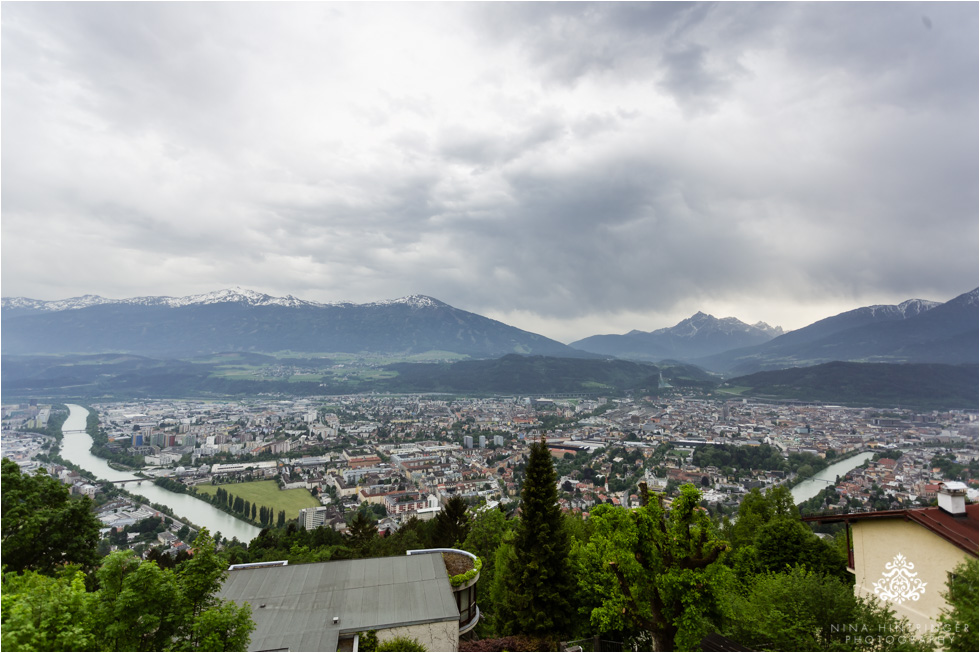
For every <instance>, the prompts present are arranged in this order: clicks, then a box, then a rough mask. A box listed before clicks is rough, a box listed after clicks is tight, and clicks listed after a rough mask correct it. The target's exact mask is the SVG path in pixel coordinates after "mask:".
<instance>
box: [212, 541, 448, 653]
mask: <svg viewBox="0 0 980 653" xmlns="http://www.w3.org/2000/svg"><path fill="white" fill-rule="evenodd" d="M219 596H220V597H221V598H223V599H231V600H233V601H235V602H236V603H239V604H243V603H246V602H247V603H250V604H251V606H252V619H253V620H254V621H255V631H254V632H253V633H252V639H251V643H250V644H249V650H250V651H260V650H269V649H280V648H289V649H290V650H292V651H336V650H337V642H338V640H339V637H340V635H341V634H347V633H355V632H358V631H363V630H371V629H375V630H379V629H382V628H391V627H394V626H399V625H410V624H418V623H433V622H440V621H458V620H459V610H457V608H456V601H455V599H454V598H453V593H452V588H451V587H450V586H449V577H448V575H447V574H446V567H445V565H444V564H443V562H442V556H441V555H440V554H438V553H432V554H423V555H412V556H404V557H392V558H370V559H366V560H337V561H333V562H321V563H315V564H308V565H290V566H286V567H264V568H258V569H237V570H234V571H231V572H229V573H228V578H227V579H226V580H225V582H224V584H223V585H222V588H221V591H220V592H219ZM334 617H339V619H340V621H339V623H337V624H334V623H333V618H334Z"/></svg>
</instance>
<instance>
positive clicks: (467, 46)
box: [0, 2, 980, 342]
mask: <svg viewBox="0 0 980 653" xmlns="http://www.w3.org/2000/svg"><path fill="white" fill-rule="evenodd" d="M0 20H2V35H0V36H2V77H0V84H2V277H0V281H2V291H3V296H5V297H8V296H25V297H32V298H36V299H48V300H51V299H63V298H67V297H73V296H78V295H82V294H98V295H103V296H106V297H115V298H124V297H133V296H140V295H172V296H183V295H189V294H197V293H202V292H207V291H211V290H218V289H222V288H229V287H233V286H241V287H243V288H250V289H254V290H258V291H261V292H266V293H269V294H271V295H286V294H291V295H294V296H296V297H299V298H301V299H310V300H316V301H340V300H349V301H354V302H369V301H377V300H382V299H392V298H397V297H402V296H405V295H409V294H425V295H430V296H433V297H435V298H437V299H440V300H442V301H445V302H447V303H449V304H452V305H453V306H456V307H459V308H462V309H466V310H469V311H473V312H476V313H480V314H482V315H486V316H488V317H493V318H496V319H500V320H502V321H504V322H507V323H508V324H512V325H514V326H518V327H521V328H524V329H528V330H531V331H535V332H537V333H541V334H543V335H546V336H549V337H552V338H555V339H558V340H561V341H563V342H569V341H572V340H575V339H577V338H582V337H585V336H588V335H593V334H596V333H623V332H626V331H629V330H630V329H641V330H644V331H649V330H653V329H657V328H660V327H665V326H671V325H673V324H675V323H677V322H678V321H679V320H681V319H683V318H685V317H688V316H690V315H691V314H692V313H694V312H695V311H698V310H703V311H705V312H708V313H712V314H713V315H715V316H717V317H725V316H729V315H731V316H735V317H738V318H739V319H741V320H743V321H746V322H750V323H751V322H755V321H758V320H764V321H766V322H768V323H770V324H773V325H781V326H783V327H784V328H786V329H793V328H799V327H802V326H805V325H807V324H809V323H811V322H813V321H815V320H817V319H820V318H823V317H826V316H828V315H832V314H836V313H838V312H841V311H844V310H849V309H851V308H856V307H858V306H863V305H868V304H874V303H898V302H900V301H902V300H905V299H909V298H913V297H914V298H923V299H932V300H936V301H945V300H948V299H950V298H952V297H954V296H956V295H958V294H960V293H963V292H966V291H968V290H971V289H973V288H974V287H976V286H977V285H978V265H980V263H978V243H980V240H978V238H980V236H978V175H980V171H978V139H980V136H978V56H980V52H978V5H977V3H975V2H959V3H949V4H946V3H932V2H929V3H924V4H917V3H905V2H901V3H878V2H875V3H860V4H851V3H805V4H804V3H787V4H783V3H763V4H742V3H721V4H708V3H691V4H684V3H650V4H647V3H624V4H618V3H617V4H614V3H599V4H587V3H569V4H564V3H506V4H498V3H486V4H476V3H450V4H417V3H396V4H378V3H353V4H345V3H297V4H285V3H269V4H266V3H241V4H239V3H231V2H222V3H207V4H205V3H195V2H187V3H184V2H181V3H106V4H101V3H84V2H79V3H75V2H72V3H64V4H62V3H49V2H44V3H20V2H13V3H11V2H5V3H4V4H3V9H2V18H0Z"/></svg>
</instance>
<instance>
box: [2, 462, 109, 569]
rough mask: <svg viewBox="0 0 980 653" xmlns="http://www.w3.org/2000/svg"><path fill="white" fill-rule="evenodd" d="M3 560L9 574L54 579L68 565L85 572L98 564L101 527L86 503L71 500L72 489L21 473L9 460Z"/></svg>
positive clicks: (4, 481)
mask: <svg viewBox="0 0 980 653" xmlns="http://www.w3.org/2000/svg"><path fill="white" fill-rule="evenodd" d="M0 474H2V476H0V482H2V485H3V492H2V498H0V501H2V511H3V512H2V514H0V518H2V526H0V530H2V533H3V540H2V554H3V564H4V566H5V569H6V570H7V571H26V570H33V571H37V572H40V573H42V574H46V575H52V574H54V573H55V572H56V570H57V569H58V568H60V567H61V566H63V565H68V564H78V565H83V566H85V567H91V566H93V565H95V564H96V563H97V562H98V560H99V555H98V544H99V527H100V526H101V524H100V523H99V521H98V520H97V519H96V518H95V516H94V515H93V514H92V504H91V501H90V500H89V499H88V498H87V497H78V498H72V497H71V495H70V493H69V490H68V488H67V487H66V486H65V485H64V484H63V483H60V482H59V481H57V480H55V479H53V478H51V477H50V476H47V475H44V474H37V475H34V476H31V475H29V474H24V473H22V472H21V470H20V467H19V466H18V465H17V463H15V462H13V461H12V460H9V459H8V458H4V459H3V461H2V471H0Z"/></svg>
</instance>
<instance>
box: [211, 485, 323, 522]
mask: <svg viewBox="0 0 980 653" xmlns="http://www.w3.org/2000/svg"><path fill="white" fill-rule="evenodd" d="M219 487H223V488H224V489H225V490H227V491H228V494H233V495H235V496H236V497H241V498H242V499H244V500H246V501H248V502H250V503H253V504H255V505H258V506H265V507H267V508H272V509H273V510H274V511H275V512H276V514H279V511H280V510H285V511H286V517H287V518H288V519H296V515H298V514H299V509H300V508H315V507H316V506H319V505H320V502H319V501H317V500H316V499H314V498H313V495H311V494H310V491H309V490H303V489H295V490H280V489H279V485H278V484H277V483H276V482H275V481H252V482H250V483H226V484H224V485H206V484H205V485H198V486H197V491H198V492H200V493H201V494H206V495H209V496H210V495H212V494H214V493H215V492H217V490H218V488H219Z"/></svg>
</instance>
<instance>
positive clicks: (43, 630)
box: [0, 570, 96, 651]
mask: <svg viewBox="0 0 980 653" xmlns="http://www.w3.org/2000/svg"><path fill="white" fill-rule="evenodd" d="M0 601H2V606H3V607H2V610H0V612H2V624H3V628H2V629H0V648H2V649H3V650H4V651H90V650H92V649H93V647H94V645H95V640H96V638H95V634H94V633H93V632H92V627H91V624H90V622H89V616H90V614H91V610H92V608H93V607H95V606H94V604H93V597H92V595H91V594H89V593H87V592H86V591H85V575H84V574H82V573H81V572H80V571H77V570H68V571H66V573H64V574H62V575H61V576H59V577H57V578H50V577H48V576H42V575H41V574H38V573H37V572H34V571H27V572H24V573H23V574H15V573H6V574H4V575H3V591H2V594H0Z"/></svg>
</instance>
